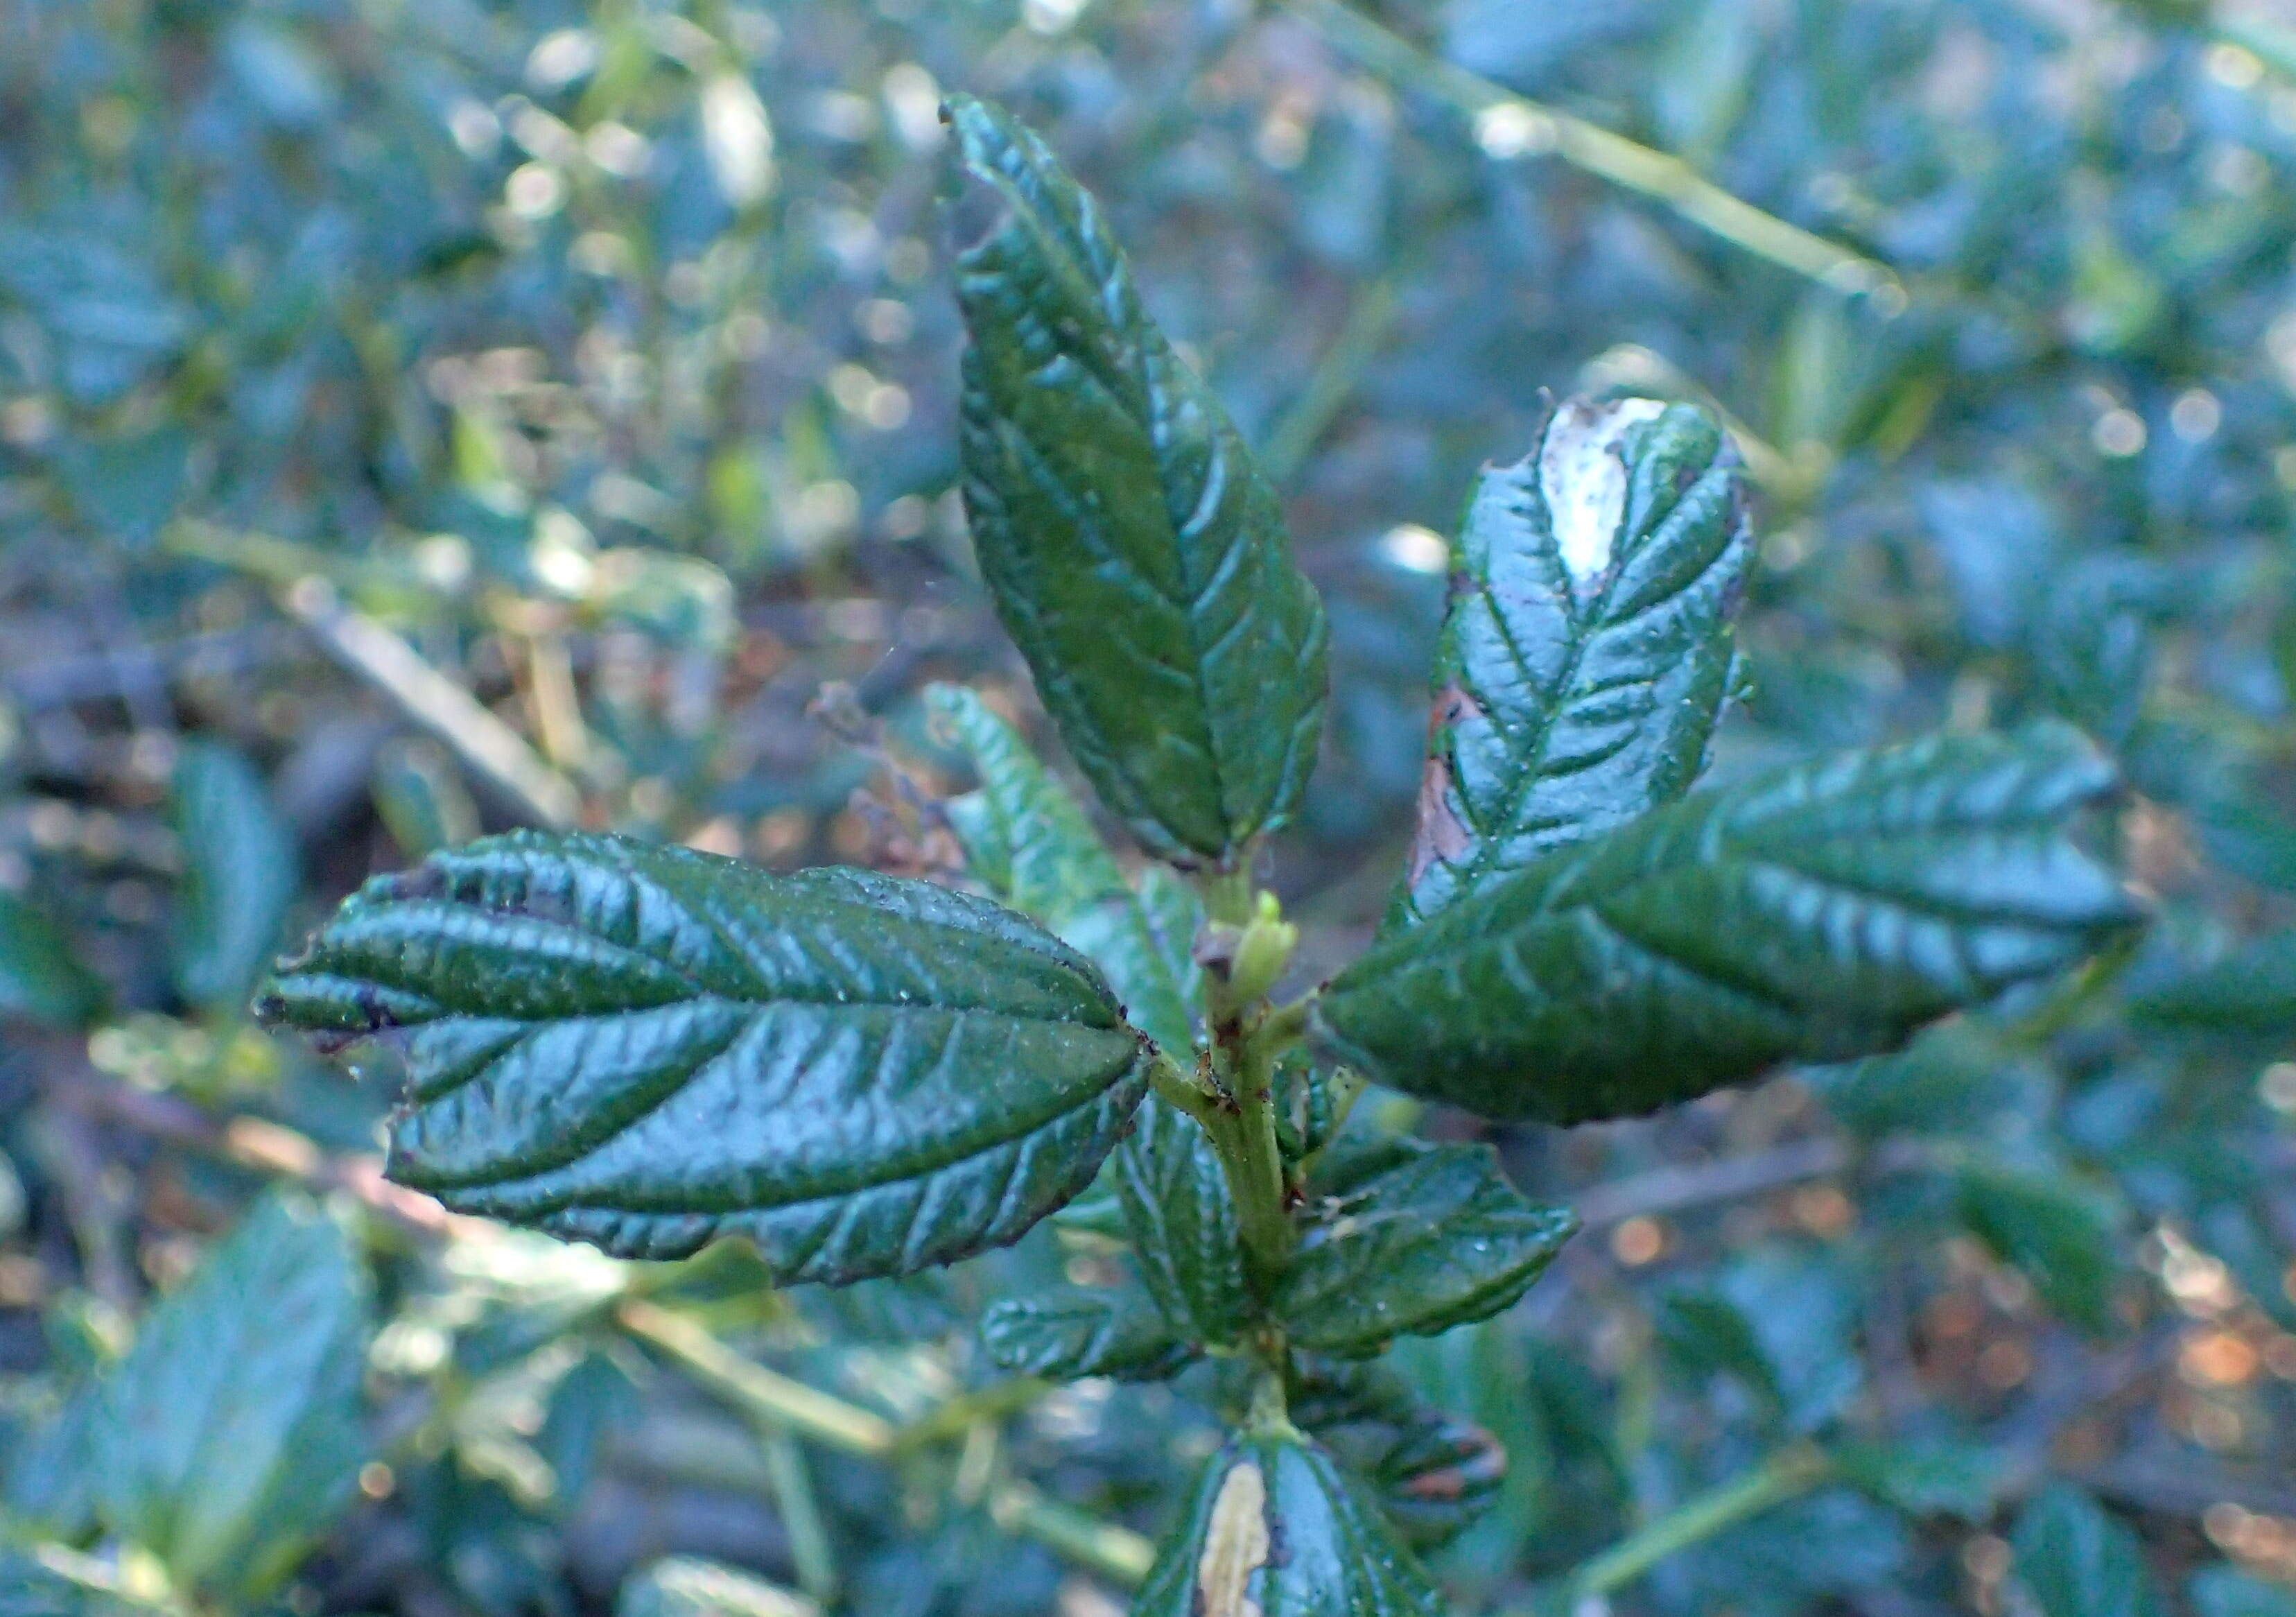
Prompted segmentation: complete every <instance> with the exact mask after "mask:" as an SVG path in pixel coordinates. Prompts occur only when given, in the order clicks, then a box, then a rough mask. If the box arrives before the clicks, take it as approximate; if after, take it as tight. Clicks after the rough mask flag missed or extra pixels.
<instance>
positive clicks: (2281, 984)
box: [2128, 932, 2296, 1038]
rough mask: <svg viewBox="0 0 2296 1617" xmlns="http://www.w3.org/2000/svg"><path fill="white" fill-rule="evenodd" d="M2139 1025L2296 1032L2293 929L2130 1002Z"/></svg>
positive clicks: (2268, 1034)
mask: <svg viewBox="0 0 2296 1617" xmlns="http://www.w3.org/2000/svg"><path fill="white" fill-rule="evenodd" d="M2128 1015H2129V1019H2130V1020H2131V1021H2133V1022H2136V1024H2137V1025H2138V1026H2139V1027H2146V1028H2159V1029H2163V1030H2169V1031H2173V1032H2179V1033H2215V1034H2219V1035H2232V1036H2235V1037H2242V1038H2286V1037H2287V1036H2288V1035H2289V1034H2290V1033H2292V1032H2296V932H2274V933H2272V934H2270V935H2269V936H2267V937H2262V938H2258V939H2256V940H2253V941H2251V942H2250V943H2247V944H2245V945H2243V946H2242V947H2241V948H2238V949H2236V950H2235V951H2234V952H2233V953H2232V954H2230V955H2228V956H2226V957H2225V958H2224V959H2222V960H2218V961H2214V962H2212V963H2210V964H2207V965H2203V966H2199V967H2196V968H2195V969H2194V970H2192V971H2189V972H2186V973H2183V974H2182V975H2180V976H2177V977H2175V978H2172V979H2170V980H2169V981H2167V982H2164V983H2161V985H2160V986H2159V987H2157V988H2154V989H2149V990H2148V991H2146V992H2144V993H2142V994H2138V995H2136V996H2135V997H2133V998H2131V999H2130V1001H2129V1003H2128Z"/></svg>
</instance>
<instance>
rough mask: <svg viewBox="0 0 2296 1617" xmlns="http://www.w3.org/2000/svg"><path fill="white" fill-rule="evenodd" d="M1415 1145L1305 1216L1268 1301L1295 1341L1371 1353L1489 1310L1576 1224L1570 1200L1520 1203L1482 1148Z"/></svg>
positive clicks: (1505, 1300)
mask: <svg viewBox="0 0 2296 1617" xmlns="http://www.w3.org/2000/svg"><path fill="white" fill-rule="evenodd" d="M1414 1145H1415V1149H1414V1150H1413V1151H1412V1153H1411V1154H1410V1155H1409V1156H1408V1157H1406V1159H1405V1160H1404V1161H1401V1162H1400V1163H1398V1164H1396V1165H1394V1166H1392V1167H1389V1168H1386V1169H1383V1170H1381V1171H1380V1172H1378V1173H1376V1174H1374V1175H1372V1176H1371V1177H1369V1178H1365V1179H1364V1180H1363V1181H1361V1182H1360V1183H1357V1184H1354V1185H1349V1186H1342V1187H1341V1188H1340V1189H1339V1190H1338V1192H1337V1194H1335V1195H1333V1197H1331V1198H1330V1199H1328V1200H1327V1201H1326V1202H1324V1204H1323V1205H1322V1207H1321V1208H1319V1209H1318V1210H1317V1212H1316V1217H1315V1218H1314V1219H1311V1220H1310V1221H1309V1222H1308V1224H1307V1226H1306V1228H1305V1230H1304V1232H1303V1234H1302V1236H1301V1239H1300V1250H1299V1252H1298V1254H1297V1255H1296V1256H1295V1257H1294V1258H1293V1259H1292V1267H1291V1268H1290V1270H1289V1271H1288V1272H1287V1273H1286V1274H1285V1275H1284V1276H1283V1284H1282V1285H1280V1286H1279V1287H1278V1288H1277V1290H1276V1293H1275V1300H1274V1301H1275V1313H1276V1316H1277V1317H1279V1318H1280V1319H1282V1320H1283V1327H1284V1330H1285V1332H1286V1334H1288V1335H1289V1336H1290V1337H1291V1339H1292V1341H1293V1342H1296V1343H1298V1344H1299V1345H1300V1346H1301V1347H1304V1348H1309V1349H1313V1350H1317V1351H1319V1352H1326V1353H1340V1354H1349V1355H1362V1354H1367V1353H1374V1352H1377V1351H1378V1350H1380V1349H1381V1348H1382V1346H1384V1345H1385V1344H1386V1343H1387V1342H1390V1341H1392V1340H1393V1339H1394V1338H1395V1337H1397V1336H1400V1335H1419V1336H1431V1335H1434V1334H1437V1333H1439V1332H1442V1331H1447V1330H1449V1329H1450V1328H1451V1327H1452V1326H1456V1325H1465V1324H1467V1323H1468V1322H1469V1321H1471V1320H1476V1319H1480V1318H1482V1317H1485V1316H1486V1315H1489V1314H1496V1313H1497V1312H1498V1311H1499V1310H1500V1309H1504V1308H1505V1307H1507V1306H1508V1305H1509V1304H1511V1303H1513V1301H1514V1300H1515V1299H1516V1298H1518V1297H1520V1296H1521V1295H1522V1293H1524V1291H1525V1290H1527V1289H1528V1288H1529V1285H1530V1283H1531V1282H1532V1281H1533V1280H1535V1279H1537V1278H1538V1276H1539V1274H1540V1272H1541V1271H1543V1270H1544V1269H1545V1268H1546V1266H1547V1264H1548V1263H1550V1262H1552V1261H1553V1260H1554V1254H1555V1253H1556V1252H1558V1251H1560V1250H1561V1249H1562V1243H1563V1242H1564V1241H1566V1240H1568V1239H1569V1238H1570V1234H1571V1232H1572V1231H1573V1230H1575V1229H1577V1228H1578V1227H1579V1219H1578V1217H1577V1215H1575V1214H1573V1213H1571V1212H1570V1211H1567V1210H1564V1209H1561V1208H1548V1207H1533V1206H1532V1205H1531V1204H1530V1203H1529V1202H1526V1201H1524V1200H1523V1199H1522V1197H1521V1195H1520V1194H1517V1192H1516V1190H1515V1188H1514V1186H1512V1185H1510V1184H1508V1183H1507V1181H1506V1177H1505V1175H1504V1174H1502V1173H1500V1171H1499V1164H1498V1157H1497V1153H1494V1152H1493V1151H1492V1150H1491V1148H1490V1147H1489V1146H1488V1145H1416V1143H1414Z"/></svg>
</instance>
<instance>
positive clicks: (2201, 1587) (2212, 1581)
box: [2185, 1562, 2296, 1617]
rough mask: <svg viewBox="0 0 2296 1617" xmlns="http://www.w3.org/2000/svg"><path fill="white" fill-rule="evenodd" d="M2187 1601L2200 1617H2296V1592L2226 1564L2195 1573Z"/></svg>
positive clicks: (2186, 1585) (2188, 1590)
mask: <svg viewBox="0 0 2296 1617" xmlns="http://www.w3.org/2000/svg"><path fill="white" fill-rule="evenodd" d="M2185 1603H2186V1604H2187V1605H2190V1606H2191V1607H2192V1608H2193V1611H2194V1613H2195V1614H2196V1617H2296V1589H2292V1588H2289V1587H2288V1586H2287V1585H2286V1584H2284V1583H2267V1582H2266V1581H2265V1580H2263V1579H2261V1578H2259V1577H2258V1576H2256V1575H2255V1574H2254V1573H2253V1572H2243V1571H2242V1570H2241V1569H2240V1568H2239V1567H2236V1566H2233V1565H2230V1564H2227V1563H2224V1562H2218V1564H2216V1565H2214V1566H2204V1567H2202V1568H2201V1570H2200V1571H2199V1572H2194V1574H2193V1575H2192V1578H2191V1579H2190V1580H2188V1581H2187V1582H2186V1583H2185Z"/></svg>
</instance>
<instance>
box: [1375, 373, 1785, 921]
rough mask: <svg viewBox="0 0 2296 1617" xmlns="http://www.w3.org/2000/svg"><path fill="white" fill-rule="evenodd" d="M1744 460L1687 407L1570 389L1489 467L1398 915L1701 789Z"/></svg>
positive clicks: (1725, 636)
mask: <svg viewBox="0 0 2296 1617" xmlns="http://www.w3.org/2000/svg"><path fill="white" fill-rule="evenodd" d="M1738 472H1739V461H1738V456H1737V452H1736V450H1735V449H1734V448H1733V447H1731V445H1730V442H1729V440H1728V439H1726V437H1724V435H1723V433H1722V431H1721V430H1720V429H1719V428H1718V427H1717V426H1716V425H1715V424H1714V423H1713V422H1712V421H1710V420H1709V419H1708V418H1707V416H1706V415H1704V414H1703V413H1702V412H1701V411H1699V410H1697V409H1695V408H1693V407H1692V406H1687V405H1671V406H1669V405H1663V404H1661V403H1659V402H1658V401H1657V400H1655V399H1648V398H1628V399H1620V400H1618V401H1616V402H1614V403H1607V404H1604V403H1597V402H1595V400H1592V399H1586V398H1573V399H1570V400H1568V401H1567V402H1565V403H1564V404H1563V405H1562V406H1560V407H1559V408H1557V409H1554V410H1553V411H1552V412H1550V413H1549V414H1548V415H1547V418H1546V422H1545V423H1543V424H1542V425H1541V426H1540V428H1539V430H1538V439H1537V441H1536V443H1535V444H1534V446H1533V447H1532V449H1531V452H1530V453H1529V455H1527V456H1524V457H1523V458H1522V459H1521V460H1520V461H1517V462H1516V463H1514V464H1513V465H1509V466H1499V467H1495V468H1493V469H1492V470H1490V471H1488V472H1485V473H1484V474H1483V479H1482V482H1481V484H1480V486H1479V487H1478V488H1477V489H1476V491H1475V497H1474V500H1473V503H1472V505H1469V507H1468V510H1467V521H1466V527H1465V529H1464V532H1463V533H1462V534H1461V536H1460V541H1459V544H1460V554H1459V557H1458V566H1457V569H1456V571H1455V572H1454V574H1453V576H1452V596H1451V606H1450V611H1449V612H1448V614H1447V616H1446V617H1445V619H1444V621H1443V632H1442V637H1441V639H1440V640H1439V641H1438V642H1437V644H1436V651H1435V706H1434V710H1433V712H1432V714H1431V716H1430V721H1429V726H1428V736H1427V766H1426V773H1425V776H1424V777H1423V780H1422V782H1421V784H1420V792H1419V826H1418V833H1417V834H1416V836H1415V838H1414V840H1413V842H1412V847H1411V858H1410V865H1409V867H1408V868H1407V869H1406V872H1405V874H1404V879H1403V882H1402V884H1401V886H1400V887H1399V888H1398V890H1397V892H1396V895H1395V899H1394V901H1393V903H1392V904H1391V905H1390V907H1389V912H1388V918H1387V925H1388V927H1389V928H1390V930H1393V929H1396V928H1399V927H1402V926H1407V925H1410V924H1413V923H1416V922H1418V921H1420V920H1423V919H1424V918H1425V917H1426V916H1428V915H1433V914H1435V913H1436V912H1437V911H1439V910H1440V909H1442V908H1444V907H1446V906H1447V905H1448V904H1450V903H1451V902H1452V901H1453V900H1454V899H1458V898H1460V897H1463V896H1464V895H1465V894H1468V893H1472V892H1475V891H1480V889H1481V888H1483V887H1484V886H1486V885H1488V883H1489V882H1491V881H1492V880H1493V879H1494V878H1495V877H1497V876H1500V875H1504V874H1506V873H1507V872H1509V871H1513V870H1520V869H1521V868H1522V867H1523V866H1525V865H1528V864H1529V863H1530V861H1531V860H1533V859H1535V858H1538V856H1539V855H1540V854H1543V853H1546V852H1548V851H1549V850H1553V849H1556V848H1560V847H1562V846H1564V845H1566V844H1568V843H1571V842H1576V841H1581V840H1583V839H1585V838H1587V837H1588V836H1592V835H1595V834H1596V833H1600V832H1603V831H1607V830H1609V829H1610V828H1611V827H1612V826H1614V825H1625V824H1626V823H1628V821H1630V820H1633V819H1636V818H1637V817H1640V816H1642V815H1644V814H1646V813H1648V812H1649V811H1650V810H1651V809H1652V808H1657V807H1658V806H1659V805H1660V804H1661V803H1667V802H1671V801H1672V800H1674V799H1676V798H1677V797H1680V796H1681V795H1682V794H1683V793H1684V792H1686V791H1688V790H1689V788H1690V784H1691V783H1692V782H1693V780H1694V779H1695V778H1696V777H1697V776H1698V772H1699V771H1700V769H1702V767H1704V766H1705V762H1706V751H1707V743H1708V740H1709V739H1710V737H1711V735H1713V732H1714V725H1715V721H1716V720H1717V719H1718V718H1720V716H1721V713H1722V709H1723V705H1724V703H1725V702H1726V700H1727V699H1728V697H1729V696H1730V694H1731V691H1732V688H1733V686H1734V685H1735V684H1736V683H1737V672H1736V670H1737V653H1736V650H1735V646H1734V636H1733V632H1732V627H1731V619H1732V616H1733V614H1734V612H1736V611H1737V606H1738V601H1739V597H1740V596H1741V595H1743V592H1744V589H1745V582H1746V573H1747V570H1748V569H1749V568H1750V567H1751V565H1752V563H1753V560H1754V538H1753V529H1751V526H1750V525H1749V524H1748V522H1747V520H1746V513H1745V503H1744V497H1743V490H1742V489H1741V488H1740V486H1739V475H1738Z"/></svg>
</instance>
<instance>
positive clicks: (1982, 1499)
mask: <svg viewBox="0 0 2296 1617" xmlns="http://www.w3.org/2000/svg"><path fill="white" fill-rule="evenodd" d="M1833 1458H1834V1463H1835V1465H1838V1466H1839V1467H1840V1468H1841V1474H1842V1475H1843V1476H1845V1477H1847V1478H1848V1479H1849V1481H1850V1482H1854V1483H1856V1484H1857V1486H1858V1487H1859V1488H1861V1489H1863V1490H1866V1492H1867V1493H1869V1494H1871V1495H1873V1496H1874V1498H1877V1499H1879V1500H1881V1501H1882V1503H1883V1504H1885V1505H1893V1506H1897V1508H1898V1509H1899V1510H1902V1511H1904V1512H1905V1513H1906V1514H1907V1515H1909V1516H1954V1517H1956V1518H1958V1519H1959V1520H1961V1521H1964V1522H1968V1523H1981V1522H1984V1521H1986V1520H1987V1519H1989V1517H1990V1516H1991V1515H1992V1514H1993V1510H1994V1506H1995V1505H1996V1504H1997V1502H1998V1501H1999V1499H2000V1498H2001V1494H2002V1491H2003V1490H2004V1489H2005V1488H2006V1487H2007V1486H2008V1484H2009V1482H2010V1479H2011V1474H2012V1468H2011V1465H2010V1459H2009V1457H2008V1456H2006V1455H2005V1454H2003V1453H2002V1452H2001V1451H2000V1450H1998V1449H1987V1448H1983V1447H1981V1446H1980V1445H1978V1444H1974V1443H1959V1442H1936V1441H1922V1440H1919V1439H1911V1440H1907V1441H1898V1442H1882V1443H1845V1444H1843V1445H1841V1447H1840V1448H1838V1449H1835V1450H1834V1451H1833Z"/></svg>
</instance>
